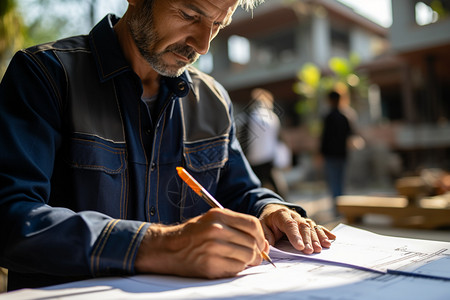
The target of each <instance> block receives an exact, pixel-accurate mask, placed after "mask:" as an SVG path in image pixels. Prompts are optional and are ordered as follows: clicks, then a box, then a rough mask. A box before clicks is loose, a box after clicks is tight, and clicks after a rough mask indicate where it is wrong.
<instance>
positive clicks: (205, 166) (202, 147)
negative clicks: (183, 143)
mask: <svg viewBox="0 0 450 300" xmlns="http://www.w3.org/2000/svg"><path fill="white" fill-rule="evenodd" d="M228 142H229V140H228V139H226V140H220V141H216V142H214V143H211V144H207V145H199V146H197V147H193V148H192V149H187V150H185V153H186V161H187V163H188V165H189V167H190V168H192V169H195V170H206V169H209V168H213V167H219V166H221V165H223V164H224V163H225V162H226V161H227V160H228V157H224V158H223V159H222V160H220V161H213V162H210V163H209V164H203V165H202V166H200V167H199V166H195V164H194V163H193V162H192V159H191V156H190V155H189V154H194V153H197V152H199V151H203V150H207V149H213V148H216V147H217V146H220V145H221V144H225V145H226V144H228Z"/></svg>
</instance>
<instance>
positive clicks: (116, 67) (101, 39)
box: [89, 14, 131, 82]
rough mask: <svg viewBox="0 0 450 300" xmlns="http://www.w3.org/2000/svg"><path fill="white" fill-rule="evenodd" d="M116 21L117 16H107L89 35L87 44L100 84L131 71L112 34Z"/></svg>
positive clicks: (117, 41)
mask: <svg viewBox="0 0 450 300" xmlns="http://www.w3.org/2000/svg"><path fill="white" fill-rule="evenodd" d="M118 21H119V18H118V17H117V16H115V15H112V14H108V15H107V16H106V17H104V18H103V20H101V21H100V22H99V23H98V24H97V25H95V27H94V28H93V29H92V30H91V32H90V33H89V43H90V45H91V49H92V53H93V56H94V60H95V64H96V66H97V71H98V75H99V77H100V81H101V82H105V81H107V80H109V79H112V78H113V77H115V76H117V75H119V74H121V73H123V72H125V71H129V70H131V67H130V65H129V63H128V62H127V61H126V59H125V57H124V55H123V53H122V49H121V47H120V44H119V40H118V39H117V36H116V33H115V32H114V28H113V27H114V25H115V24H116V23H117V22H118Z"/></svg>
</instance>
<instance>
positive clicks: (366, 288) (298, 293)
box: [0, 226, 450, 300]
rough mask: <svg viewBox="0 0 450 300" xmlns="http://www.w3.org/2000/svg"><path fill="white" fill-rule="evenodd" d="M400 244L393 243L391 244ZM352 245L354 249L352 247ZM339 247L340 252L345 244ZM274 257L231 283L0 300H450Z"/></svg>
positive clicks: (90, 283) (383, 277) (161, 283)
mask: <svg viewBox="0 0 450 300" xmlns="http://www.w3.org/2000/svg"><path fill="white" fill-rule="evenodd" d="M336 229H338V230H336V231H335V233H336V234H337V235H338V239H337V240H336V242H337V241H338V240H342V241H344V240H347V241H349V240H351V239H350V238H349V239H347V238H346V236H347V235H348V234H354V233H355V232H353V230H352V228H347V227H342V226H340V227H338V228H336ZM356 234H358V230H357V231H356ZM360 234H361V235H362V236H360V238H363V237H364V236H365V234H366V233H365V232H360ZM369 236H371V235H369ZM373 241H375V239H374V240H372V239H370V240H365V239H364V240H360V242H361V243H362V242H364V243H365V244H366V246H367V245H368V244H372V242H373ZM405 242H409V241H405ZM405 242H403V243H401V244H402V246H404V245H406V246H408V247H410V248H408V249H418V248H423V247H422V246H421V245H420V244H421V243H425V244H427V242H426V241H417V242H418V244H417V245H411V244H410V243H406V244H405ZM395 243H396V242H392V241H391V242H390V244H389V246H393V244H395ZM391 244H392V245H391ZM335 245H338V244H333V247H332V248H331V249H330V251H332V249H334V246H335ZM344 245H345V244H344V243H342V247H343V249H341V250H336V253H339V252H340V251H344V250H345V247H344ZM348 247H352V244H350V245H348ZM414 247H415V248H414ZM336 248H337V249H338V248H339V246H338V247H336ZM363 248H364V247H363ZM396 249H397V248H396ZM347 250H348V251H347V255H350V254H349V253H351V252H352V250H351V249H349V248H347ZM363 250H364V249H363ZM394 250H395V249H394ZM364 251H367V249H365V250H364ZM374 251H375V250H374ZM395 251H403V250H395ZM416 251H417V250H416ZM344 252H345V251H344ZM385 252H386V253H388V252H389V251H387V250H386V251H385ZM274 254H275V253H274V252H271V253H270V255H271V257H272V259H273V261H274V262H275V264H276V266H277V268H274V267H273V266H272V265H270V264H268V263H267V262H263V264H261V265H259V266H256V267H250V268H248V269H246V270H244V271H243V272H241V273H240V274H239V275H238V276H236V277H234V278H228V279H221V280H205V279H194V278H182V277H175V276H157V275H139V276H131V277H113V278H99V279H93V280H85V281H79V282H73V283H69V284H63V285H57V286H52V287H48V288H42V289H32V290H31V289H28V290H20V291H16V292H12V293H8V294H0V299H1V300H3V299H21V300H31V299H33V300H36V299H69V300H78V299H83V300H84V299H95V300H102V299H108V300H110V299H258V300H265V299H271V300H272V299H281V300H284V299H292V300H294V299H295V300H299V299H300V300H301V299H305V300H317V299H320V300H342V299H345V300H361V299H364V300H380V299H396V300H403V299H405V300H414V299H420V300H424V299H426V300H449V299H450V281H445V280H437V279H430V278H422V277H412V276H403V275H394V274H383V273H374V272H367V271H362V270H359V269H354V268H348V267H342V266H338V265H332V264H328V263H323V262H320V261H313V260H310V259H307V258H304V257H301V256H295V257H294V256H289V255H285V256H278V255H274ZM441 255H448V254H441ZM368 259H369V260H370V258H368ZM425 266H427V265H426V264H425ZM432 269H434V267H433V268H432Z"/></svg>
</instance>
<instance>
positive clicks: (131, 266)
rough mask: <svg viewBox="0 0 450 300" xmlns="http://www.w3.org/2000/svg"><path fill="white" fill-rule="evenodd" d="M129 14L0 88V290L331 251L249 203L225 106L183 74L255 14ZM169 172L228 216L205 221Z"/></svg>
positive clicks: (132, 1) (223, 270)
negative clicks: (288, 246)
mask: <svg viewBox="0 0 450 300" xmlns="http://www.w3.org/2000/svg"><path fill="white" fill-rule="evenodd" d="M128 2H129V7H128V10H127V12H126V13H125V15H124V16H123V18H122V19H120V20H119V19H117V18H116V17H114V16H111V15H109V16H107V17H106V18H105V19H104V20H102V21H101V22H100V23H99V24H98V25H97V26H95V27H94V28H93V30H92V31H91V33H90V34H89V36H79V37H72V38H69V39H65V40H61V41H57V42H54V43H49V44H45V45H39V46H36V47H32V48H29V49H27V50H23V51H20V52H18V53H17V54H16V55H15V57H14V58H13V59H12V62H11V64H10V67H9V68H8V71H7V72H6V74H5V76H4V79H3V81H2V83H1V86H0V99H1V102H0V106H1V107H0V125H1V126H0V128H1V133H0V143H1V144H2V145H4V146H3V147H4V149H3V150H2V152H1V154H0V164H1V170H0V185H1V186H0V222H1V224H0V225H1V227H0V232H1V236H0V239H1V241H2V243H1V246H0V254H1V255H0V257H1V258H0V265H1V266H3V267H6V268H8V270H9V274H8V276H9V278H8V285H9V286H8V288H9V290H12V289H17V288H21V287H38V286H44V285H50V284H56V283H61V282H67V281H72V280H77V279H83V278H90V277H95V276H109V275H117V274H135V273H160V274H175V275H181V276H196V277H206V278H219V277H227V276H234V275H235V274H237V273H238V272H240V271H241V270H243V269H244V268H245V267H246V266H249V265H257V264H259V263H261V256H260V253H261V251H268V247H269V244H268V243H270V244H273V243H274V242H275V241H276V240H277V239H279V238H280V237H282V236H283V235H287V237H288V238H289V240H290V241H291V242H292V244H293V245H294V247H296V248H297V249H299V250H303V251H304V252H305V253H312V252H319V251H320V250H321V247H329V246H330V241H329V240H328V239H329V238H331V237H332V235H331V234H330V233H329V232H328V231H327V230H326V229H324V228H322V227H315V223H314V222H313V221H312V220H309V219H305V218H304V217H305V213H304V211H303V210H302V209H301V208H300V207H297V206H293V205H289V204H287V203H284V202H283V201H282V199H281V198H280V197H279V196H277V195H276V194H274V193H272V192H270V191H268V190H266V189H262V188H260V186H259V182H258V180H257V179H256V177H255V175H254V174H253V173H252V172H251V171H250V168H249V165H248V163H247V162H246V160H245V159H244V157H243V154H242V151H241V149H240V146H239V144H238V142H237V140H236V137H235V132H234V123H233V120H232V117H231V116H232V112H231V102H230V99H229V97H228V95H227V93H226V92H225V90H224V89H223V88H222V87H221V86H220V85H219V84H218V83H217V82H215V81H214V80H213V79H212V78H210V77H209V76H207V75H205V74H203V73H201V72H199V71H197V70H196V69H194V68H192V67H190V64H192V63H193V62H194V61H195V60H196V59H197V58H198V56H199V55H201V54H205V53H207V51H208V49H209V44H210V42H211V40H212V39H213V38H214V37H215V36H216V34H217V33H218V32H219V30H220V29H221V28H222V27H224V26H226V25H228V24H229V23H230V22H231V16H232V14H233V12H234V11H235V9H236V8H237V6H238V5H239V4H240V5H243V6H249V7H251V6H253V5H254V4H255V3H254V1H251V0H249V1H236V0H225V1H216V0H190V1H184V0H153V1H148V0H128ZM177 166H184V167H185V168H186V169H187V170H188V171H189V172H190V173H191V174H192V175H193V176H194V177H195V178H196V179H197V180H198V181H199V182H200V183H201V184H202V185H203V186H204V187H205V188H207V189H208V190H209V191H210V193H211V194H212V195H214V196H215V197H216V198H217V199H218V201H219V202H221V203H222V205H224V206H225V207H226V208H227V209H224V210H218V209H211V210H209V207H208V205H207V204H206V203H204V202H203V201H202V200H201V199H200V198H199V197H197V196H196V195H195V194H194V193H193V192H192V191H190V190H189V188H188V187H187V186H186V185H185V184H183V183H182V182H181V180H180V179H179V178H178V176H177V175H176V169H175V168H176V167H177ZM294 209H295V210H296V211H294ZM237 211H239V213H238V212H237ZM251 215H253V216H251ZM301 215H302V216H303V217H302V216H301ZM254 216H256V217H259V220H258V219H257V218H256V217H254Z"/></svg>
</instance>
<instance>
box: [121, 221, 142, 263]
mask: <svg viewBox="0 0 450 300" xmlns="http://www.w3.org/2000/svg"><path fill="white" fill-rule="evenodd" d="M145 224H146V223H145V222H142V223H141V225H140V226H139V228H138V230H136V232H135V233H134V235H133V238H132V239H131V241H130V244H129V245H128V248H127V252H126V253H125V256H124V260H123V265H122V268H123V269H124V270H128V271H129V272H131V268H132V260H133V255H132V254H131V253H133V252H134V251H135V249H136V248H137V246H138V244H137V242H136V239H137V237H138V236H139V232H141V230H142V227H144V226H145ZM132 250H133V251H132Z"/></svg>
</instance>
